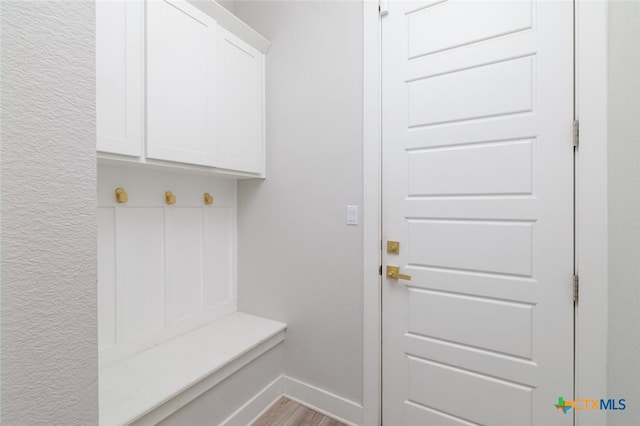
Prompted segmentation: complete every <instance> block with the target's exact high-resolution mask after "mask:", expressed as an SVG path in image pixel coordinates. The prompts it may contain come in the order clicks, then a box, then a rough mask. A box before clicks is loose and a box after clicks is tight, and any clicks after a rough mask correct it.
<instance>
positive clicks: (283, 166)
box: [235, 1, 375, 403]
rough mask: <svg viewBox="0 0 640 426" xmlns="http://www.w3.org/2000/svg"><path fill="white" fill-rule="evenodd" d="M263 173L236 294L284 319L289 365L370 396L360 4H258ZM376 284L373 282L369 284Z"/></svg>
mask: <svg viewBox="0 0 640 426" xmlns="http://www.w3.org/2000/svg"><path fill="white" fill-rule="evenodd" d="M235 13H236V15H237V16H238V17H239V18H240V19H243V20H244V21H245V22H247V23H248V24H249V25H251V26H252V27H253V28H255V29H256V30H257V31H258V32H259V33H261V34H263V35H264V36H265V37H266V38H267V39H269V40H271V42H272V43H273V46H272V47H271V50H270V51H269V53H268V55H267V62H266V64H267V65H266V72H267V77H266V91H267V95H266V96H267V121H266V123H267V179H266V181H264V182H261V181H245V182H240V184H239V186H238V248H239V252H238V291H239V294H238V302H239V306H240V309H241V310H244V311H246V312H250V313H254V314H256V315H261V316H264V317H267V318H273V319H275V320H279V321H283V322H286V323H287V324H288V329H287V338H286V340H285V373H286V374H287V376H290V377H292V378H295V379H297V380H300V381H302V382H305V383H308V384H311V385H313V386H317V387H319V388H322V389H325V390H327V391H329V392H333V393H335V394H337V395H340V396H342V397H344V398H347V399H350V400H352V401H354V402H356V403H362V339H363V333H362V285H363V280H362V226H347V225H346V224H345V221H346V206H347V205H348V204H357V205H359V206H360V213H362V185H363V182H362V155H363V154H362V138H363V136H362V78H363V68H362V67H363V65H362V60H363V56H362V55H363V53H362V43H363V33H362V3H360V2H333V1H304V2H291V1H285V2H282V1H273V2H272V1H258V2H246V1H237V2H236V3H235ZM371 284H374V285H375V283H371Z"/></svg>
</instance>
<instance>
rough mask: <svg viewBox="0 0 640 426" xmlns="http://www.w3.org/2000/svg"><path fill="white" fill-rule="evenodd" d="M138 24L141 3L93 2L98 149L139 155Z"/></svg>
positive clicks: (121, 0)
mask: <svg viewBox="0 0 640 426" xmlns="http://www.w3.org/2000/svg"><path fill="white" fill-rule="evenodd" d="M143 24H144V2H143V1H142V0H127V1H125V0H116V1H98V2H96V119H97V148H98V151H103V152H109V153H115V154H124V155H133V156H140V155H141V154H142V128H143V109H142V106H143V93H142V88H143V82H142V78H143V60H144V56H143V45H144V37H143V35H144V34H143Z"/></svg>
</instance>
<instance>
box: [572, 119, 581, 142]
mask: <svg viewBox="0 0 640 426" xmlns="http://www.w3.org/2000/svg"><path fill="white" fill-rule="evenodd" d="M579 143H580V122H579V121H578V120H573V146H574V147H577V146H578V144H579Z"/></svg>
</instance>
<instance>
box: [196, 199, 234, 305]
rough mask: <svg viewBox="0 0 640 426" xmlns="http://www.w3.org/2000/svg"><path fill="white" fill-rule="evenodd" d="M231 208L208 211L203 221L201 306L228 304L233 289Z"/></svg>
mask: <svg viewBox="0 0 640 426" xmlns="http://www.w3.org/2000/svg"><path fill="white" fill-rule="evenodd" d="M233 226H234V224H233V209H230V208H211V209H207V210H206V212H205V221H204V234H205V241H204V243H205V244H204V247H205V250H204V253H205V257H204V270H205V287H204V291H203V296H204V306H205V309H206V308H210V307H214V306H217V305H220V304H222V303H225V302H228V301H229V299H231V297H232V296H233V288H234V286H235V283H234V277H233V271H234V268H233V247H234V245H233V229H234V228H233Z"/></svg>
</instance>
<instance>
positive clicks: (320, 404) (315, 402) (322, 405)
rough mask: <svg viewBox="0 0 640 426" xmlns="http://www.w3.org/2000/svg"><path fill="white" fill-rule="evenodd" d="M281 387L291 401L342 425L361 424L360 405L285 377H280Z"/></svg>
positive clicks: (361, 409)
mask: <svg viewBox="0 0 640 426" xmlns="http://www.w3.org/2000/svg"><path fill="white" fill-rule="evenodd" d="M282 385H283V393H284V395H285V396H286V397H287V398H289V399H291V400H293V401H296V402H298V403H300V404H302V405H304V406H306V407H309V408H311V409H312V410H315V411H317V412H319V413H322V414H324V415H326V416H328V417H331V418H334V419H336V420H338V421H340V422H342V423H346V424H348V425H353V426H358V425H361V424H362V417H363V408H362V405H360V404H357V403H355V402H353V401H350V400H348V399H346V398H343V397H341V396H338V395H335V394H333V393H331V392H329V391H326V390H324V389H320V388H317V387H315V386H312V385H309V384H307V383H303V382H301V381H299V380H296V379H293V378H291V377H287V376H283V377H282Z"/></svg>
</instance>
